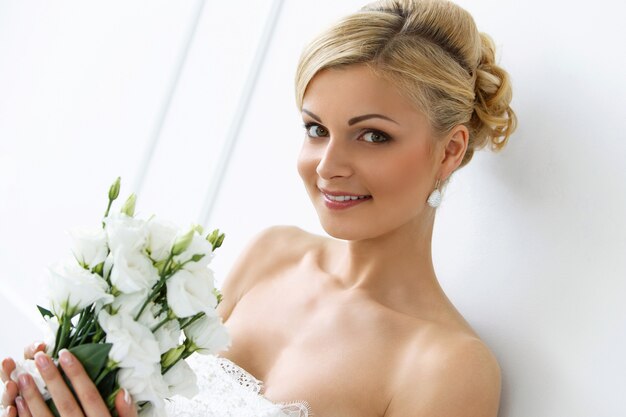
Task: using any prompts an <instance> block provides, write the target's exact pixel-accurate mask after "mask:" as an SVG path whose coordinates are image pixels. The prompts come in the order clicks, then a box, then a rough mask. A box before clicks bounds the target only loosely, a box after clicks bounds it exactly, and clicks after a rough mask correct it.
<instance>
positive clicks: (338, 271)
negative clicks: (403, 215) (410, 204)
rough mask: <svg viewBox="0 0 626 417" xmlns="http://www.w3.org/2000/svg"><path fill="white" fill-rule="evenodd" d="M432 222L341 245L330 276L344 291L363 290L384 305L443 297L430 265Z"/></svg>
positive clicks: (404, 303)
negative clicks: (337, 281) (336, 279)
mask: <svg viewBox="0 0 626 417" xmlns="http://www.w3.org/2000/svg"><path fill="white" fill-rule="evenodd" d="M433 223H434V215H433V216H431V217H429V218H428V219H426V220H425V221H421V222H418V221H415V222H411V223H407V224H405V225H403V226H401V227H400V228H398V229H395V230H393V231H391V232H389V233H386V234H384V235H380V236H377V237H374V238H369V239H364V240H354V241H347V242H342V243H343V250H342V251H341V252H340V255H339V256H338V257H337V258H335V260H336V263H335V267H334V268H333V274H334V275H335V276H337V277H338V279H339V280H340V281H341V284H342V286H343V287H344V288H346V289H348V288H349V289H352V290H359V291H363V292H365V293H367V294H368V295H369V296H371V297H372V298H374V299H377V300H379V301H380V302H381V303H383V304H385V305H388V304H389V305H394V306H401V305H412V306H414V305H416V302H417V304H423V303H420V302H419V300H422V301H425V302H428V303H431V302H433V301H440V300H441V299H442V297H445V295H443V291H442V290H441V287H440V286H439V283H438V281H437V278H436V276H435V271H434V267H433V262H432V253H431V240H432V233H433Z"/></svg>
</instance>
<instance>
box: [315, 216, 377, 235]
mask: <svg viewBox="0 0 626 417" xmlns="http://www.w3.org/2000/svg"><path fill="white" fill-rule="evenodd" d="M319 220H320V224H321V225H322V228H323V229H324V231H325V232H326V233H327V234H328V235H329V236H332V237H334V238H335V239H340V240H352V241H357V240H366V239H371V238H374V237H377V236H380V235H381V234H384V231H383V230H381V228H380V227H377V225H375V224H372V222H368V224H361V222H355V221H345V220H343V221H342V220H341V219H324V218H323V217H321V216H320V217H319Z"/></svg>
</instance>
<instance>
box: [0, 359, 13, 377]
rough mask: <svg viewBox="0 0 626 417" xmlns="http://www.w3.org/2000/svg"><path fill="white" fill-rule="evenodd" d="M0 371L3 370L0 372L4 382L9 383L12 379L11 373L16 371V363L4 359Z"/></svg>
mask: <svg viewBox="0 0 626 417" xmlns="http://www.w3.org/2000/svg"><path fill="white" fill-rule="evenodd" d="M0 369H1V370H2V372H0V377H2V382H7V381H8V380H9V379H10V378H11V372H13V370H14V369H15V361H14V360H13V359H11V358H4V359H3V360H2V366H1V367H0Z"/></svg>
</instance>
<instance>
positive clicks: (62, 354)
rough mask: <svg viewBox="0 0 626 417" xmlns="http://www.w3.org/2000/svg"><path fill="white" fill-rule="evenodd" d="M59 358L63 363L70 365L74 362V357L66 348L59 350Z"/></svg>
mask: <svg viewBox="0 0 626 417" xmlns="http://www.w3.org/2000/svg"><path fill="white" fill-rule="evenodd" d="M59 360H60V361H61V363H62V364H63V365H68V366H71V365H72V364H73V363H74V357H73V356H72V354H71V353H70V351H69V350H67V349H61V350H60V351H59Z"/></svg>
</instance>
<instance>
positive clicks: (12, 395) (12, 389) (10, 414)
mask: <svg viewBox="0 0 626 417" xmlns="http://www.w3.org/2000/svg"><path fill="white" fill-rule="evenodd" d="M45 348H46V345H45V344H43V343H41V342H37V343H33V344H32V345H30V346H27V347H26V348H25V349H24V359H32V358H33V357H34V356H35V353H37V352H39V351H43V350H45ZM13 370H15V361H14V360H13V359H11V358H5V359H3V360H2V368H0V377H1V378H2V383H3V384H4V393H3V394H2V407H3V408H4V416H2V417H5V416H6V417H16V416H17V408H16V404H15V399H16V397H17V394H18V389H17V384H16V383H15V381H12V380H11V373H12V372H13Z"/></svg>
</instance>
